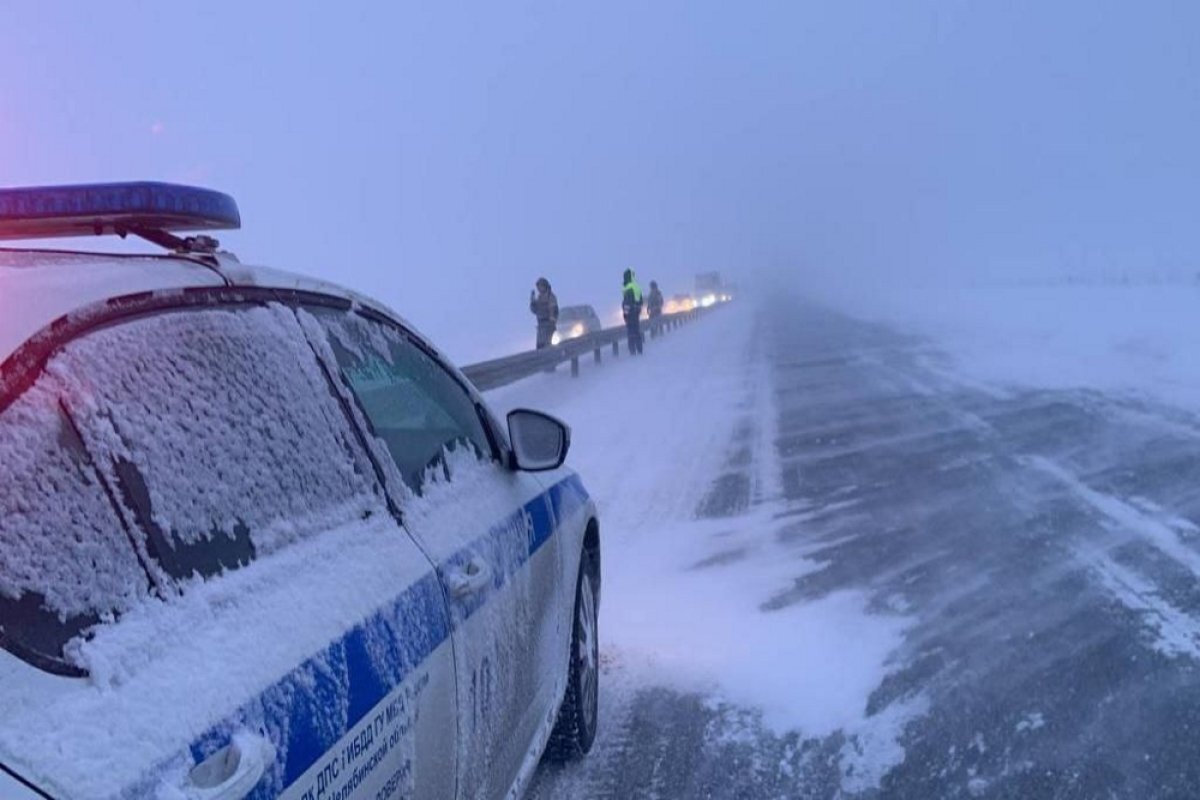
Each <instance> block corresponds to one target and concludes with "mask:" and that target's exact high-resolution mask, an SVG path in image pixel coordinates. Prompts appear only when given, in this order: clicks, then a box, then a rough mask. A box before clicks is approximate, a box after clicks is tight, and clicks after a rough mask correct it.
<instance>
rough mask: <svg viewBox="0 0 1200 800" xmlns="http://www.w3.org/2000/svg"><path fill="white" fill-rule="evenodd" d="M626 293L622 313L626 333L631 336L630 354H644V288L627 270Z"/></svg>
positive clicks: (622, 300)
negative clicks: (642, 326)
mask: <svg viewBox="0 0 1200 800" xmlns="http://www.w3.org/2000/svg"><path fill="white" fill-rule="evenodd" d="M624 277H625V292H624V295H623V296H622V298H621V313H622V314H624V315H625V333H626V334H628V336H629V352H630V353H636V354H638V355H640V354H641V352H642V330H641V318H642V287H640V286H638V284H637V281H636V280H635V279H634V277H633V270H631V269H627V270H625V276H624Z"/></svg>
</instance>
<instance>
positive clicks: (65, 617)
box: [0, 380, 148, 658]
mask: <svg viewBox="0 0 1200 800" xmlns="http://www.w3.org/2000/svg"><path fill="white" fill-rule="evenodd" d="M45 384H46V381H45V380H43V381H42V382H41V383H39V384H38V385H35V386H34V387H33V388H31V389H30V390H29V391H27V392H26V393H25V394H24V395H22V396H21V397H20V398H18V399H17V400H16V401H15V402H14V403H13V404H12V405H11V406H9V407H8V409H6V410H5V411H4V413H3V414H2V415H0V540H2V542H3V546H2V547H0V628H2V629H3V633H4V634H5V635H6V636H8V637H10V638H12V639H14V640H15V641H17V642H18V643H20V644H22V645H24V646H25V647H26V648H28V649H30V650H32V651H34V652H36V653H39V654H41V655H44V656H49V657H51V658H57V657H59V656H61V650H62V645H63V644H64V643H65V642H66V641H67V640H68V639H70V638H71V637H72V636H73V635H75V633H77V632H78V631H79V629H81V628H82V627H85V626H87V625H89V624H92V623H94V622H96V621H97V620H99V619H101V618H105V617H110V616H112V615H113V614H116V613H120V612H122V611H124V610H126V609H128V608H129V607H130V606H131V605H132V604H133V603H134V602H136V600H137V598H138V597H140V596H143V595H144V594H145V593H146V591H147V588H148V581H147V577H146V574H145V572H144V571H143V570H142V568H141V566H140V565H139V563H138V560H137V556H136V554H135V552H134V549H133V546H132V545H131V543H130V541H129V539H128V537H127V536H126V534H125V531H124V530H123V528H122V526H121V522H120V520H119V519H118V518H117V516H116V512H115V510H114V509H113V507H112V504H111V503H110V502H109V500H108V498H107V497H106V495H105V493H104V488H103V486H101V484H100V482H99V480H98V479H97V476H96V475H95V472H94V470H93V469H92V467H91V465H90V464H89V462H88V460H87V457H86V455H85V454H84V451H83V448H82V446H81V445H80V442H79V440H78V439H77V438H76V437H75V436H74V432H73V431H72V429H71V428H70V426H69V425H68V424H67V422H66V420H65V418H64V416H63V414H62V412H61V411H60V410H59V405H58V398H57V396H56V394H55V392H53V391H51V390H50V389H48V388H47V387H46V385H45Z"/></svg>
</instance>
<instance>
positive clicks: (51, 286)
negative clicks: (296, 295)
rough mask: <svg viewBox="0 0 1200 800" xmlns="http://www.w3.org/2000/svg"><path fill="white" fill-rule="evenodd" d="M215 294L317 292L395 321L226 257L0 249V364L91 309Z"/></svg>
mask: <svg viewBox="0 0 1200 800" xmlns="http://www.w3.org/2000/svg"><path fill="white" fill-rule="evenodd" d="M215 264H220V266H214V265H215ZM221 286H256V287H265V288H276V289H292V290H300V291H308V292H318V293H321V294H326V295H331V296H334V297H339V298H343V299H345V300H348V301H350V302H352V303H356V304H358V305H362V306H368V307H371V308H374V309H376V310H378V311H380V312H382V313H384V314H386V315H388V316H390V317H393V318H396V319H398V320H399V319H400V318H399V316H398V315H396V314H395V313H394V312H392V311H391V310H390V309H388V308H387V307H385V306H383V305H382V304H380V303H377V302H375V301H372V300H370V299H369V298H366V297H362V296H360V295H358V294H357V293H355V292H353V291H351V290H349V289H346V288H344V287H341V286H338V285H336V284H332V283H328V282H325V281H321V280H316V279H313V278H308V277H306V276H303V275H296V274H293V273H289V272H285V271H282V270H277V269H271V268H267V267H251V266H246V265H242V264H239V263H238V262H237V261H236V260H234V259H233V258H232V257H231V256H228V255H227V254H221V255H220V256H219V257H217V258H214V260H213V264H206V263H204V261H202V260H201V259H197V258H191V257H187V256H179V255H170V254H163V255H157V254H149V255H145V254H137V255H124V254H112V253H87V252H74V251H61V250H16V249H0V362H3V361H4V360H5V359H6V358H8V357H9V356H10V355H11V354H12V353H13V352H14V351H15V350H16V349H17V348H18V347H20V346H21V345H22V344H23V343H25V342H26V341H27V340H28V339H29V338H30V337H32V336H33V335H34V334H36V333H38V332H39V331H41V330H42V329H43V328H45V327H47V326H48V325H50V324H51V323H52V322H54V321H55V320H57V319H59V318H61V317H64V316H66V315H69V314H71V313H73V312H76V311H79V310H81V309H84V308H86V307H88V306H91V305H93V304H96V303H100V302H103V301H105V300H109V299H111V298H114V297H123V296H126V295H131V294H138V293H142V292H155V291H169V290H178V289H190V288H202V287H221ZM401 321H402V320H401Z"/></svg>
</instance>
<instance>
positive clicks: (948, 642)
mask: <svg viewBox="0 0 1200 800" xmlns="http://www.w3.org/2000/svg"><path fill="white" fill-rule="evenodd" d="M492 400H493V402H494V403H495V404H496V405H497V406H498V407H499V408H500V409H501V410H503V409H505V408H507V407H514V406H519V405H532V406H540V407H544V408H546V409H547V410H549V411H551V412H553V413H556V414H559V415H561V416H562V417H563V418H565V419H566V420H567V421H569V422H570V423H571V424H572V425H573V427H574V444H573V451H572V457H571V461H572V462H573V464H574V465H575V466H576V468H577V469H579V471H580V472H581V474H582V475H583V476H584V479H585V481H586V482H587V484H588V486H589V489H590V490H591V491H592V493H593V494H594V495H595V496H596V497H597V499H598V502H599V503H600V506H601V515H602V516H601V519H602V522H603V526H604V529H603V538H604V554H603V555H604V598H603V606H602V611H601V626H602V641H603V650H602V658H603V660H604V662H605V664H606V671H605V674H604V683H603V694H602V700H601V730H600V734H599V737H598V739H597V743H596V747H595V749H594V750H593V752H592V754H591V756H589V757H588V758H587V759H585V760H584V761H582V762H580V763H577V764H570V765H567V766H563V767H559V766H543V767H542V768H541V770H540V772H539V775H538V776H537V779H536V781H535V784H534V786H533V788H532V791H531V796H532V797H535V798H555V797H581V798H587V797H597V798H600V797H603V798H643V797H644V798H649V797H656V798H695V797H706V798H774V797H778V798H795V797H841V796H862V797H876V796H877V797H889V798H890V797H894V798H932V797H1021V798H1038V797H1056V798H1057V797H1080V798H1091V797H1129V798H1149V797H1190V796H1195V794H1196V792H1197V787H1200V758H1197V756H1200V739H1197V737H1196V735H1195V732H1196V730H1197V726H1198V725H1200V694H1198V693H1197V692H1196V691H1195V690H1196V688H1197V686H1200V680H1198V678H1197V673H1196V664H1197V659H1200V589H1198V586H1200V584H1198V583H1197V579H1196V576H1197V573H1198V572H1200V547H1197V538H1198V537H1200V526H1198V524H1197V523H1200V488H1198V487H1200V460H1198V459H1197V457H1196V454H1197V453H1198V452H1200V419H1197V418H1196V417H1195V416H1194V415H1192V414H1190V413H1189V412H1187V411H1186V410H1183V409H1181V408H1179V407H1171V406H1166V405H1158V404H1156V403H1154V402H1153V401H1150V400H1148V399H1146V398H1135V397H1131V396H1127V395H1118V394H1115V393H1106V392H1101V391H1093V390H1088V389H1083V388H1063V387H1058V388H1053V389H1050V388H1037V387H1036V386H1032V387H1024V388H1015V387H1013V386H999V385H993V384H989V383H984V382H980V381H979V380H975V379H966V378H963V377H960V376H959V375H958V374H956V372H955V370H954V369H953V368H947V366H946V362H945V360H944V359H943V358H941V356H940V353H939V350H938V347H937V346H935V345H934V344H932V343H931V342H929V341H928V340H925V339H922V338H918V337H916V336H913V335H908V334H906V333H905V332H904V331H903V330H898V329H896V328H890V327H883V326H879V325H873V324H868V323H865V322H861V321H858V320H855V319H852V318H850V317H848V316H844V315H841V314H838V313H835V312H832V311H829V310H826V309H823V308H819V307H814V306H809V305H805V304H803V303H801V302H799V301H797V300H794V299H791V298H783V297H776V298H774V299H772V300H766V301H763V302H761V303H756V302H755V301H752V300H745V301H741V302H739V303H736V304H734V305H732V306H731V307H729V308H728V309H724V310H722V311H721V312H720V313H717V314H713V315H712V316H711V317H710V318H709V319H707V320H704V321H703V322H701V323H699V324H697V325H695V326H689V327H688V328H686V329H684V330H682V331H680V332H678V333H676V334H674V335H672V336H670V337H667V338H666V339H664V340H663V341H662V342H661V343H657V344H655V346H653V347H648V348H647V350H646V355H645V357H644V358H642V359H639V360H634V361H632V362H630V361H628V360H627V359H625V358H623V359H622V361H621V363H619V364H616V365H611V364H609V363H608V362H606V363H605V365H604V366H603V367H602V368H594V369H585V370H584V373H583V375H582V376H581V378H580V379H578V380H570V379H569V378H567V377H566V375H564V374H554V375H542V376H538V377H535V378H533V379H530V380H527V381H524V382H522V383H520V384H517V385H514V386H511V387H508V388H506V389H503V390H499V391H497V392H495V393H493V394H492Z"/></svg>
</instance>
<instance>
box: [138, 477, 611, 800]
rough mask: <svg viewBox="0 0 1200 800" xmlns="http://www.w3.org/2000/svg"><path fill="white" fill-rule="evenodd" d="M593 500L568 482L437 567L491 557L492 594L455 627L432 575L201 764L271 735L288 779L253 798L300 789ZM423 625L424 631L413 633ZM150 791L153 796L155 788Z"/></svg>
mask: <svg viewBox="0 0 1200 800" xmlns="http://www.w3.org/2000/svg"><path fill="white" fill-rule="evenodd" d="M586 501H587V492H586V490H585V489H584V488H583V483H582V481H580V479H579V478H578V477H577V476H574V475H572V476H570V477H567V478H564V479H563V480H561V481H559V482H558V483H556V484H555V485H554V486H552V487H550V489H549V490H547V491H546V492H544V493H543V494H540V495H538V496H537V497H535V498H534V499H533V500H531V501H529V502H528V503H526V504H525V505H524V506H523V507H522V508H521V509H520V510H519V511H517V512H514V513H513V514H511V515H509V516H508V517H506V518H504V519H502V520H501V521H500V522H498V523H496V524H495V525H493V526H492V527H491V528H490V529H489V530H488V531H487V533H485V534H484V535H483V536H481V537H479V538H478V539H476V540H475V542H473V543H472V544H471V545H468V546H467V547H465V548H463V549H462V550H460V551H459V552H457V553H455V554H454V555H453V556H451V557H450V558H449V559H447V560H446V561H444V562H443V563H442V564H441V565H439V566H438V573H439V574H441V575H445V574H446V572H447V571H448V570H452V569H454V568H456V567H461V566H463V565H465V564H466V563H467V562H468V561H470V559H471V558H472V556H474V555H480V556H483V557H484V559H485V560H486V562H487V564H488V565H489V566H490V567H491V569H492V586H491V587H490V589H489V590H485V591H482V592H478V593H476V594H473V595H470V596H468V597H467V598H465V599H463V600H455V599H453V598H451V599H450V601H449V602H450V616H451V618H450V619H449V620H448V619H447V618H446V615H445V614H444V613H443V611H442V603H443V591H442V587H441V585H440V584H439V582H438V580H437V579H436V578H435V577H434V576H433V575H432V574H430V575H426V576H425V577H424V578H422V579H420V580H419V581H417V582H416V583H414V584H413V585H412V586H410V587H409V588H408V589H406V590H405V591H404V592H403V594H401V595H400V596H399V597H398V598H396V600H395V601H394V602H393V603H392V604H391V605H389V606H388V607H386V608H384V609H381V610H379V611H377V612H376V613H374V614H372V615H371V616H370V617H368V618H367V619H366V620H364V621H363V622H362V623H360V624H359V625H357V626H356V627H355V628H354V629H352V630H350V631H349V632H347V633H346V634H345V635H344V636H343V637H342V638H341V639H339V640H337V641H336V642H333V643H332V644H330V645H329V646H328V647H326V648H325V649H324V650H323V651H321V652H320V653H318V654H317V655H315V656H313V657H312V658H309V659H308V660H306V661H305V662H304V663H303V664H301V665H300V666H299V667H297V668H296V669H294V670H292V671H291V672H290V673H288V674H287V675H286V676H285V677H284V678H283V679H281V680H280V681H278V682H276V683H275V684H274V685H272V686H271V687H269V688H268V689H267V690H266V691H264V692H263V693H262V694H261V695H259V696H258V697H257V698H255V699H254V700H252V701H251V702H248V703H246V704H245V705H243V706H242V707H241V708H239V709H238V710H237V711H236V712H234V713H233V714H231V715H230V716H229V717H227V718H226V719H225V720H223V721H222V722H221V723H219V724H218V725H216V726H214V727H213V728H211V729H210V730H209V731H207V732H206V733H205V734H204V735H202V736H201V737H200V738H199V739H197V740H196V741H195V742H194V743H193V744H192V745H191V748H190V753H191V756H192V759H193V760H194V761H195V762H196V763H200V762H201V761H203V760H204V759H205V758H207V757H208V756H210V755H211V754H212V753H214V752H216V751H217V750H218V749H220V748H221V747H224V746H225V745H227V744H228V743H229V741H230V739H231V737H232V736H233V733H234V732H235V731H236V730H238V729H241V728H247V729H251V730H264V731H265V732H266V734H267V736H268V737H269V738H270V739H271V740H272V741H274V742H277V743H279V742H282V743H283V747H282V748H281V751H282V753H284V754H285V762H284V764H283V774H282V780H281V781H280V780H275V781H269V780H264V781H263V782H262V783H261V784H259V786H258V787H257V788H256V790H255V791H254V792H253V793H252V794H251V795H249V798H251V800H260V799H261V800H265V799H266V798H268V797H271V796H273V795H274V794H275V793H277V792H278V791H280V790H281V789H283V788H285V787H287V786H289V785H291V784H292V783H293V782H294V781H296V780H297V779H298V778H299V777H300V776H301V775H303V774H304V773H305V772H306V771H307V770H308V769H309V768H310V767H311V766H312V765H313V764H315V763H316V762H317V761H318V760H319V759H320V758H322V757H323V756H324V755H325V754H326V753H327V752H328V751H329V750H330V748H332V747H333V746H334V744H336V743H337V742H338V741H339V740H340V739H341V738H342V737H344V736H345V735H346V733H347V732H348V731H350V730H351V729H353V728H354V726H355V725H356V724H358V723H359V722H360V721H361V720H362V719H363V718H364V717H365V716H366V715H367V714H368V713H369V712H370V711H371V709H373V708H375V707H376V706H377V705H378V704H379V703H380V701H382V700H383V699H384V697H386V696H387V695H388V694H389V693H391V692H392V691H393V690H395V689H396V687H398V686H399V685H400V684H401V683H402V682H403V681H404V680H405V679H406V678H407V677H408V676H409V675H410V674H411V673H412V672H413V671H415V670H416V669H417V668H418V667H419V666H420V665H421V663H422V662H423V661H424V660H425V659H426V658H428V657H429V655H430V654H431V653H433V651H434V650H436V649H437V648H438V646H439V645H441V644H442V642H444V641H445V640H446V638H447V637H448V636H449V635H450V632H451V631H452V630H453V629H454V628H456V627H457V626H458V625H460V624H462V622H464V621H465V620H466V619H468V618H469V617H470V616H471V615H472V614H473V613H475V612H476V611H478V610H479V608H480V607H482V606H483V604H484V603H486V601H487V598H488V597H489V596H491V595H492V594H494V592H495V591H496V590H498V589H500V588H501V587H503V586H504V584H505V583H507V582H508V581H509V580H511V578H512V577H513V575H515V574H516V572H517V571H518V570H519V569H520V568H521V567H522V566H524V565H525V564H526V563H528V561H529V559H530V558H531V557H532V556H533V554H534V553H536V552H537V551H538V550H539V549H540V548H541V547H542V545H544V544H545V543H546V542H547V541H548V540H549V538H550V537H551V536H552V535H553V534H554V531H555V529H556V528H557V527H558V526H559V525H561V524H562V522H563V521H564V520H565V519H566V518H567V517H569V516H570V514H571V513H574V512H575V511H577V510H578V509H579V508H581V507H582V505H583V504H584V503H585V502H586ZM518 534H519V535H518ZM518 543H523V545H522V544H518ZM414 620H420V621H421V624H420V625H413V624H412V623H413V621H414ZM343 698H344V699H343ZM343 705H344V706H345V714H344V716H343V717H342V718H340V719H339V718H337V717H338V716H339V715H338V714H336V713H331V712H333V710H334V709H340V708H341V707H342V706H343ZM275 769H276V770H278V769H279V765H278V764H277V765H276V766H275ZM155 774H161V770H155ZM139 788H142V787H139ZM144 788H145V789H150V788H151V784H147V785H146V786H145V787H144ZM134 794H135V795H136V796H140V795H141V794H142V792H141V791H137V792H135V793H134Z"/></svg>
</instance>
